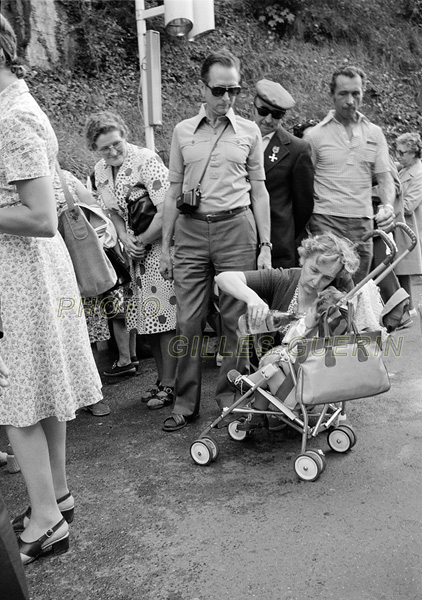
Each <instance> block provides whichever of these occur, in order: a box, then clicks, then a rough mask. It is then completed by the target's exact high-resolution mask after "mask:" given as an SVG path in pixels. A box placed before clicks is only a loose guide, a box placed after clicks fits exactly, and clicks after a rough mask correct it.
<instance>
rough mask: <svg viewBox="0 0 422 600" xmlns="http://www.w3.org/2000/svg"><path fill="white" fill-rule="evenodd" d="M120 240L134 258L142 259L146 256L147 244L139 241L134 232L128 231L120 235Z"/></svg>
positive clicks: (128, 253) (130, 256)
mask: <svg viewBox="0 0 422 600" xmlns="http://www.w3.org/2000/svg"><path fill="white" fill-rule="evenodd" d="M120 240H121V242H122V244H123V246H124V248H125V250H126V252H127V255H128V256H129V258H131V259H132V260H142V259H143V258H145V254H146V251H145V246H144V245H143V244H142V242H139V241H138V240H137V239H136V237H135V236H134V235H133V233H129V232H126V233H124V234H122V235H121V236H120Z"/></svg>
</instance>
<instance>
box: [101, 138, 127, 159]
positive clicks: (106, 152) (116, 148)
mask: <svg viewBox="0 0 422 600" xmlns="http://www.w3.org/2000/svg"><path fill="white" fill-rule="evenodd" d="M122 149H123V140H120V141H118V142H113V143H112V144H110V146H103V147H102V148H98V152H99V153H100V154H104V156H108V155H109V154H110V152H111V151H112V150H114V151H115V152H120V151H121V150H122Z"/></svg>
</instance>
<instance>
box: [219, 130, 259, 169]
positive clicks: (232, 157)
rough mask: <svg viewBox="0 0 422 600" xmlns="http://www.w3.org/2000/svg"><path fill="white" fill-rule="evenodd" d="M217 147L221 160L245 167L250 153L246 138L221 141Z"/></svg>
mask: <svg viewBox="0 0 422 600" xmlns="http://www.w3.org/2000/svg"><path fill="white" fill-rule="evenodd" d="M217 146H220V148H219V150H220V154H221V155H222V158H223V160H228V161H230V162H234V163H237V164H239V165H245V164H246V161H247V160H248V156H249V153H250V149H251V147H250V143H249V142H248V140H247V139H246V138H241V137H239V138H233V139H231V140H221V141H219V142H218V144H217Z"/></svg>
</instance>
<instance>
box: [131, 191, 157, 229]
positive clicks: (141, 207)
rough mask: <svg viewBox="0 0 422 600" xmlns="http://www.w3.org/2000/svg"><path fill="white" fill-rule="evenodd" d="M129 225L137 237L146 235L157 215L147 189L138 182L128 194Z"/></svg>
mask: <svg viewBox="0 0 422 600" xmlns="http://www.w3.org/2000/svg"><path fill="white" fill-rule="evenodd" d="M126 203H127V212H128V225H129V227H130V228H131V229H132V231H133V233H134V234H135V235H139V234H140V233H144V231H146V230H147V229H148V227H149V226H150V224H151V221H152V220H153V218H154V217H155V215H156V213H157V209H156V207H155V205H154V204H153V202H152V200H151V198H150V197H149V195H148V192H147V189H146V187H145V186H144V185H143V184H142V183H140V182H138V183H136V184H135V185H134V186H132V187H131V188H130V189H129V191H128V192H127V194H126Z"/></svg>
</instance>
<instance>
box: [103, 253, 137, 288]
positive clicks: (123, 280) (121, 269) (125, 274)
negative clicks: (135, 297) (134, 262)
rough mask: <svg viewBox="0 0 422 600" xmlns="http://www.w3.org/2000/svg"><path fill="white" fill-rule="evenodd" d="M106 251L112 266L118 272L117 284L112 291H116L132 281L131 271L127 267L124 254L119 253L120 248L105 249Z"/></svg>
mask: <svg viewBox="0 0 422 600" xmlns="http://www.w3.org/2000/svg"><path fill="white" fill-rule="evenodd" d="M104 251H105V253H106V254H107V256H108V258H109V260H110V262H111V264H112V265H113V268H114V270H115V271H116V275H117V281H116V284H115V286H114V287H113V288H111V290H114V289H116V288H118V287H122V286H124V285H128V284H129V283H130V281H131V276H130V271H129V269H128V267H127V264H126V261H125V259H124V258H123V255H122V253H121V252H119V246H118V245H117V246H115V247H114V248H104ZM111 290H109V291H111Z"/></svg>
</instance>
